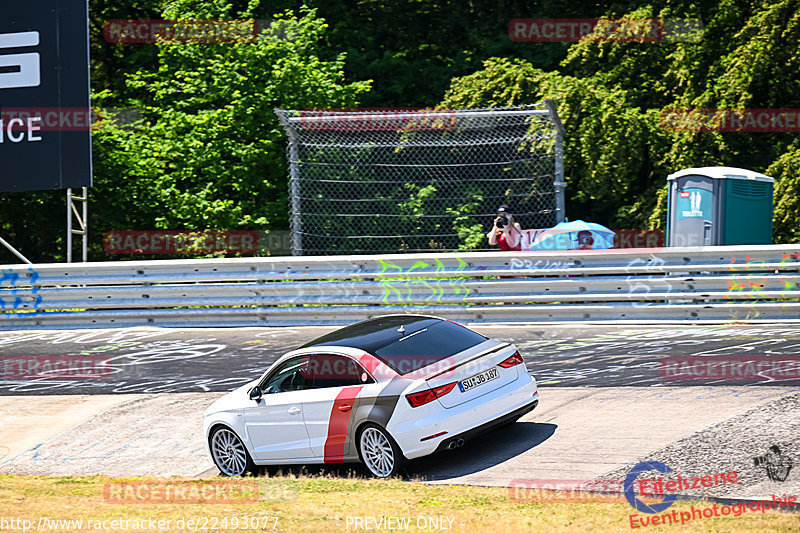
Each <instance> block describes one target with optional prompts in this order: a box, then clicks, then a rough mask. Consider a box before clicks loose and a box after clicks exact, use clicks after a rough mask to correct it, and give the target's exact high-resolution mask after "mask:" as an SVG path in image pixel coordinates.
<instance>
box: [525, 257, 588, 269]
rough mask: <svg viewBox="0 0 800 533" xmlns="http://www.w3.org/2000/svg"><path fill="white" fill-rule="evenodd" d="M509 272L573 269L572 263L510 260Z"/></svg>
mask: <svg viewBox="0 0 800 533" xmlns="http://www.w3.org/2000/svg"><path fill="white" fill-rule="evenodd" d="M510 266H511V270H559V269H565V268H572V267H575V266H576V265H575V262H574V261H550V260H549V259H536V260H534V259H520V258H519V257H512V258H511V265H510Z"/></svg>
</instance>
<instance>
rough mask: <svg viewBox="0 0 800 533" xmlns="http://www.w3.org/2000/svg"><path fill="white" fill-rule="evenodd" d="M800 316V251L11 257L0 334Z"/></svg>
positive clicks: (2, 289) (2, 283) (2, 279)
mask: <svg viewBox="0 0 800 533" xmlns="http://www.w3.org/2000/svg"><path fill="white" fill-rule="evenodd" d="M396 312H414V313H427V314H435V315H441V316H444V317H447V318H452V319H454V320H461V321H465V322H555V321H618V320H623V321H625V320H630V321H638V322H651V321H655V322H657V321H692V322H701V321H704V322H707V321H765V320H791V319H800V245H774V246H714V247H703V248H651V249H634V250H628V249H623V250H590V251H584V250H580V251H579V250H575V251H568V252H525V253H520V252H491V253H474V252H473V253H440V254H413V255H412V254H408V255H387V256H373V255H369V256H326V257H270V258H237V259H189V260H161V261H115V262H104V263H73V264H40V265H7V266H4V267H0V329H28V328H40V329H46V328H75V327H123V326H133V325H145V324H149V325H157V326H169V327H181V326H182V327H196V326H226V325H230V326H234V325H235V326H258V325H261V326H264V325H276V326H277V325H303V324H344V323H351V322H354V321H357V320H360V319H364V318H368V317H373V316H376V315H380V314H386V313H396Z"/></svg>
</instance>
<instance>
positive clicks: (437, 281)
mask: <svg viewBox="0 0 800 533" xmlns="http://www.w3.org/2000/svg"><path fill="white" fill-rule="evenodd" d="M455 259H456V260H457V261H458V267H457V268H456V269H455V272H461V271H463V270H464V269H465V268H466V267H467V263H466V261H464V260H463V259H461V258H460V257H456V258H455ZM378 263H379V264H380V265H381V270H380V272H379V273H378V275H379V276H382V277H383V279H381V288H382V289H383V297H382V299H381V301H382V302H383V303H390V302H406V303H414V302H419V301H421V300H422V301H425V302H427V303H440V302H441V301H442V299H445V298H446V299H447V300H461V301H464V300H466V299H467V297H468V296H469V293H470V290H469V287H468V286H467V285H466V284H465V283H464V282H465V281H467V280H466V279H465V278H441V277H439V276H436V277H425V278H405V279H391V278H392V277H400V278H402V277H404V276H406V275H408V274H410V273H412V272H414V271H421V270H430V269H431V268H432V269H433V274H434V275H437V274H441V273H442V272H445V271H447V272H449V271H448V270H447V267H445V265H444V264H443V263H442V262H441V261H440V260H439V259H438V258H436V257H434V258H433V259H432V260H431V261H430V262H426V261H421V260H420V261H417V262H416V263H414V264H413V265H411V266H410V267H408V268H403V267H402V266H400V265H397V264H394V263H390V262H388V261H384V260H383V259H378ZM385 278H389V279H385ZM448 293H449V297H448Z"/></svg>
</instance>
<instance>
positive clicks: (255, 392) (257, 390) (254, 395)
mask: <svg viewBox="0 0 800 533" xmlns="http://www.w3.org/2000/svg"><path fill="white" fill-rule="evenodd" d="M250 399H251V400H253V401H255V402H258V401H259V400H261V387H259V386H258V385H256V386H255V387H253V388H252V389H251V390H250Z"/></svg>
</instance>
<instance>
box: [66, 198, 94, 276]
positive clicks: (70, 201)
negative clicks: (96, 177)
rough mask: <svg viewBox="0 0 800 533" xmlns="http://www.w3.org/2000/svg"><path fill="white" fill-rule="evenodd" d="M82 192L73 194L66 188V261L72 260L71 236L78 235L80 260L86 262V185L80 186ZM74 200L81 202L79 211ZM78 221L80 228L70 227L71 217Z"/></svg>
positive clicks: (87, 200) (87, 241)
mask: <svg viewBox="0 0 800 533" xmlns="http://www.w3.org/2000/svg"><path fill="white" fill-rule="evenodd" d="M81 190H82V192H83V195H82V196H73V194H72V189H67V263H71V262H72V236H73V235H80V236H81V237H82V243H81V261H83V262H84V263H85V262H86V258H87V249H88V244H89V231H88V218H87V214H88V210H89V189H88V187H81ZM75 202H81V211H80V212H78V208H77V207H76V206H75ZM73 215H74V216H75V219H76V220H77V221H78V226H79V227H80V229H74V228H73V227H72V217H73Z"/></svg>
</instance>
